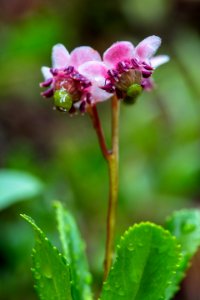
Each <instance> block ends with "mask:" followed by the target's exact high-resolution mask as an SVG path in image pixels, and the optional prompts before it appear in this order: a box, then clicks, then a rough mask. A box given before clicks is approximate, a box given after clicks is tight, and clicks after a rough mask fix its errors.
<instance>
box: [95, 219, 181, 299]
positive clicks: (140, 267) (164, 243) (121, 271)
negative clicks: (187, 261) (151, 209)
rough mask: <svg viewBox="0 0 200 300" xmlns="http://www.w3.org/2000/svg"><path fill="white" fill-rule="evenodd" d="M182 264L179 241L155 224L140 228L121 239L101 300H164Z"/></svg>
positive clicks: (132, 228) (138, 226)
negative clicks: (180, 262) (178, 266)
mask: <svg viewBox="0 0 200 300" xmlns="http://www.w3.org/2000/svg"><path fill="white" fill-rule="evenodd" d="M179 261H180V251H179V246H178V245H177V242H176V239H175V237H173V236H172V235H171V234H170V233H169V232H168V231H166V230H164V229H163V228H162V227H160V226H157V225H154V224H152V223H149V222H148V223H141V224H136V225H134V226H133V227H130V228H129V230H128V231H126V232H125V234H124V236H122V237H121V240H120V243H119V245H118V246H117V257H116V260H115V262H114V265H113V267H112V268H111V271H110V273H109V275H108V279H107V281H106V282H105V283H104V285H103V291H102V295H101V300H161V299H163V300H164V299H165V293H166V289H167V287H168V286H169V285H171V284H172V282H171V281H172V280H173V277H174V272H175V271H176V269H177V264H178V263H179Z"/></svg>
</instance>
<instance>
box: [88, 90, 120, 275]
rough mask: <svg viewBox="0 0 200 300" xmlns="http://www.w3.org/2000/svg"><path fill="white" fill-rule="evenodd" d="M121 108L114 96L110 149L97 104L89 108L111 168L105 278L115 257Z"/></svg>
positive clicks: (104, 154) (102, 149) (103, 151)
mask: <svg viewBox="0 0 200 300" xmlns="http://www.w3.org/2000/svg"><path fill="white" fill-rule="evenodd" d="M119 110H120V102H119V100H118V99H117V97H116V95H114V96H113V97H112V149H111V150H108V149H107V146H106V142H105V138H104V134H103V130H102V127H101V122H100V119H99V116H98V112H97V109H96V106H92V107H90V108H89V109H88V113H89V115H90V117H91V119H92V122H93V126H94V129H95V131H96V133H97V137H98V140H99V145H100V148H101V151H102V154H103V156H104V158H105V159H106V161H107V163H108V170H109V202H108V212H107V227H106V228H107V234H106V247H105V259H104V280H105V279H106V278H107V276H108V273H109V270H110V267H111V264H112V258H113V249H114V234H115V224H116V208H117V199H118V185H119V180H118V169H119Z"/></svg>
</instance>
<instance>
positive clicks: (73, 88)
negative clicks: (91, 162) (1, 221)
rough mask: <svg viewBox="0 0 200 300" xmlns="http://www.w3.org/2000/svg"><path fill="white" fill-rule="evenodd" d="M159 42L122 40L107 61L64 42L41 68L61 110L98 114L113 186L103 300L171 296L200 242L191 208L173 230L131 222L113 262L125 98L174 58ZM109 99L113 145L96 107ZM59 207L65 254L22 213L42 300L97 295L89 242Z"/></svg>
mask: <svg viewBox="0 0 200 300" xmlns="http://www.w3.org/2000/svg"><path fill="white" fill-rule="evenodd" d="M160 44H161V39H160V38H159V37H157V36H150V37H148V38H146V39H144V40H143V41H142V42H141V43H139V45H138V46H137V47H135V48H134V46H133V45H132V43H130V42H117V43H115V44H113V45H112V46H111V47H110V48H109V49H107V50H106V51H105V53H104V54H103V60H102V59H101V57H100V55H99V53H98V52H97V51H95V50H94V49H92V48H90V47H86V46H85V47H78V48H76V49H74V50H73V51H72V52H71V54H69V53H68V51H67V50H66V48H65V47H64V46H63V45H60V44H59V45H56V46H54V47H53V52H52V61H53V66H52V68H47V67H42V72H43V75H44V77H45V81H44V82H43V83H41V87H45V88H47V89H46V90H45V91H44V92H43V93H42V95H43V96H44V97H53V99H54V100H53V101H54V107H55V108H56V109H58V110H60V111H62V112H68V113H69V114H75V113H77V112H81V113H87V114H88V115H89V116H90V117H91V120H92V123H93V127H94V129H95V131H96V133H97V137H98V141H99V145H100V148H101V151H102V154H103V156H104V158H105V160H106V162H107V164H108V171H109V183H110V184H109V187H110V189H109V201H108V212H107V234H106V246H105V260H104V276H103V281H104V282H103V288H102V291H101V296H100V299H101V300H109V299H113V300H114V299H115V300H117V299H119V300H120V299H124V300H130V299H135V300H136V299H137V300H161V299H166V300H167V299H172V297H173V295H174V293H175V292H176V290H177V288H178V286H179V283H180V281H181V279H182V278H183V276H184V273H185V270H186V269H187V267H188V264H189V259H190V258H191V257H192V255H193V254H194V253H195V251H196V250H197V248H198V246H199V245H200V234H199V231H200V213H199V212H198V211H193V210H192V211H184V212H180V213H176V214H175V215H173V216H172V217H171V219H169V220H168V222H167V225H166V229H167V230H166V229H165V228H162V227H160V226H158V225H155V224H153V223H149V222H146V223H141V224H135V225H134V226H132V227H130V228H129V229H128V230H127V231H126V232H125V234H124V235H123V236H122V237H121V240H120V243H119V245H118V246H117V250H116V258H115V260H114V261H113V254H114V233H115V223H116V208H117V198H118V161H119V146H118V145H119V134H118V133H119V112H120V102H122V101H123V102H126V103H129V104H131V103H135V101H136V99H137V97H138V96H139V95H140V94H141V93H142V91H143V90H151V89H152V88H153V87H154V84H153V80H152V74H153V72H154V70H155V68H156V67H158V66H159V65H161V64H163V63H165V62H167V61H168V60H169V58H168V56H166V55H161V56H157V57H153V55H154V53H155V52H156V50H157V49H158V47H159V46H160ZM106 100H108V101H111V110H112V121H111V125H112V131H111V135H112V136H111V149H108V147H107V143H106V141H105V138H104V133H103V129H102V126H101V120H100V118H99V115H98V111H97V104H98V103H99V102H102V101H106ZM55 207H56V216H57V223H58V230H59V234H60V239H61V243H62V246H63V254H60V253H59V252H58V251H57V249H56V248H55V247H53V246H52V244H51V243H50V242H49V241H48V239H47V238H46V237H45V235H44V233H43V232H42V231H41V229H40V228H39V227H38V226H37V225H36V224H35V222H34V221H33V220H32V219H31V218H29V217H28V216H25V215H22V216H23V217H24V218H25V219H26V220H27V221H28V222H29V223H30V224H31V225H32V226H33V228H34V230H35V233H36V244H35V248H34V250H33V274H34V278H35V280H36V288H37V290H38V295H39V297H40V299H43V300H49V299H57V300H61V299H62V300H67V299H73V300H90V299H93V296H92V292H91V286H90V284H91V275H90V273H89V271H88V265H87V260H86V257H85V254H84V243H83V241H82V240H81V238H80V234H79V232H78V229H77V226H76V223H75V221H74V219H73V217H72V216H71V215H70V213H69V212H68V211H66V210H64V208H63V207H62V205H61V204H60V203H56V205H55ZM184 226H185V227H184ZM184 228H186V230H184ZM188 228H189V229H188ZM193 238H195V239H194V242H191V241H192V240H193ZM191 243H192V247H190V246H189V245H190V244H191ZM63 256H64V257H65V259H64V258H63Z"/></svg>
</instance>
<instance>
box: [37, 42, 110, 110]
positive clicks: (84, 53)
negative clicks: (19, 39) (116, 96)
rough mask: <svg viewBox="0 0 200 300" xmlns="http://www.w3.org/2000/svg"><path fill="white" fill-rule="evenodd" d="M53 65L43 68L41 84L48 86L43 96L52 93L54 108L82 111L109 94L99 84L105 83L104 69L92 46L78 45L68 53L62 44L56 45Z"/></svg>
mask: <svg viewBox="0 0 200 300" xmlns="http://www.w3.org/2000/svg"><path fill="white" fill-rule="evenodd" d="M52 65H53V66H52V68H48V67H42V73H43V75H44V78H45V81H44V82H42V83H41V84H40V86H41V87H45V88H48V89H47V90H46V91H44V92H42V96H44V97H51V96H54V105H55V107H56V108H57V109H59V110H61V111H69V112H70V113H73V112H75V111H76V110H77V109H79V110H80V111H81V112H84V111H85V109H86V106H87V105H91V104H93V103H96V102H100V101H104V100H107V99H108V98H109V97H110V96H111V95H110V93H108V92H106V91H104V90H102V89H101V88H100V87H99V86H100V85H102V84H103V82H105V76H106V74H107V68H106V66H105V64H104V63H103V62H102V61H101V57H100V55H99V53H98V52H97V51H95V50H94V49H92V48H91V47H87V46H82V47H78V48H75V49H74V50H73V51H72V52H71V54H69V52H68V51H67V49H66V48H65V47H64V46H63V45H62V44H57V45H55V46H54V47H53V51H52ZM91 74H92V75H91Z"/></svg>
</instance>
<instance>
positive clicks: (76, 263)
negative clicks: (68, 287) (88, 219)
mask: <svg viewBox="0 0 200 300" xmlns="http://www.w3.org/2000/svg"><path fill="white" fill-rule="evenodd" d="M55 208H56V217H57V223H58V230H59V233H60V239H61V243H62V247H63V251H64V255H65V257H66V259H67V261H68V262H69V264H70V269H71V278H72V296H73V299H74V300H91V299H92V293H91V289H90V283H91V275H90V273H89V271H88V263H87V259H86V255H85V244H84V242H83V241H82V239H81V237H80V233H79V230H78V228H77V225H76V223H75V220H74V218H73V217H72V215H71V214H70V213H69V212H68V211H66V210H64V208H63V206H62V204H61V203H60V202H56V203H55Z"/></svg>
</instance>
